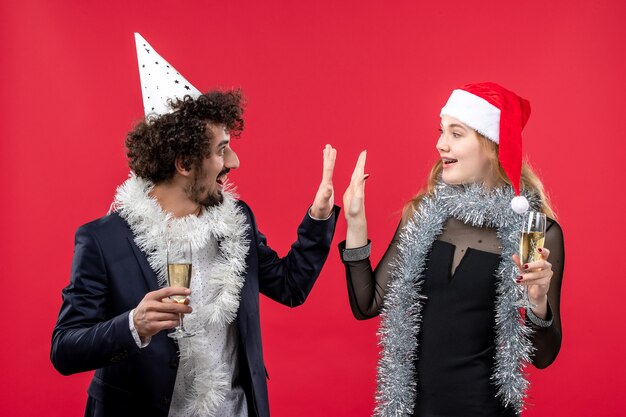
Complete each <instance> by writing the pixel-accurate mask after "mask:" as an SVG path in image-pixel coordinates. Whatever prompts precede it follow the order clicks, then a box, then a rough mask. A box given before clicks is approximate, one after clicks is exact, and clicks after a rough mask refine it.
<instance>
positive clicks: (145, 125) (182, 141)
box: [125, 89, 244, 184]
mask: <svg viewBox="0 0 626 417" xmlns="http://www.w3.org/2000/svg"><path fill="white" fill-rule="evenodd" d="M169 105H170V106H171V107H172V109H173V110H174V111H173V112H172V113H168V114H163V115H158V116H150V117H148V118H147V120H143V121H141V122H139V123H138V124H137V125H136V126H135V128H134V129H133V130H132V131H130V132H129V133H128V134H127V135H126V141H125V144H126V148H127V152H126V155H127V156H128V160H129V161H128V165H129V166H130V169H132V170H133V171H135V173H136V174H137V175H138V176H140V177H142V178H145V179H148V180H150V181H152V182H153V183H155V184H158V183H160V182H163V181H167V180H169V179H171V178H172V177H173V176H174V173H175V171H176V168H175V165H174V161H175V160H176V158H177V157H178V156H180V157H181V158H182V163H183V166H184V167H185V168H186V169H189V170H191V169H192V168H193V167H194V166H197V164H199V163H200V161H202V159H203V158H206V157H208V156H209V155H210V149H211V147H210V146H211V139H213V138H212V132H211V129H207V122H211V123H214V124H221V125H224V126H226V129H227V130H228V131H229V133H230V135H231V136H232V137H239V136H240V135H241V132H242V131H243V128H244V122H243V118H242V115H243V109H244V99H243V94H242V93H241V90H239V89H236V90H229V91H218V90H215V91H209V92H208V93H206V94H202V95H201V96H199V97H197V98H192V97H191V96H188V95H187V96H185V97H183V99H182V100H181V99H176V101H171V100H170V101H169Z"/></svg>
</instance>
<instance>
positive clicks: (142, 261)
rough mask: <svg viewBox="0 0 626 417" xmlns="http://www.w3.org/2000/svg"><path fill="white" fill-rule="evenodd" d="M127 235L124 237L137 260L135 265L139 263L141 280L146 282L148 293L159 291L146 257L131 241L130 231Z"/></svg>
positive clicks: (154, 275) (155, 277)
mask: <svg viewBox="0 0 626 417" xmlns="http://www.w3.org/2000/svg"><path fill="white" fill-rule="evenodd" d="M128 232H129V234H128V235H127V236H126V238H127V239H128V244H129V245H130V247H131V248H132V249H133V253H134V254H135V258H136V259H137V263H139V267H140V268H141V272H142V274H143V278H144V279H145V280H146V285H147V286H148V290H149V291H156V290H158V289H159V284H158V281H157V276H156V274H155V273H154V271H153V270H152V268H150V264H149V263H148V260H147V259H146V255H144V253H143V252H142V251H141V250H140V249H139V248H138V247H137V245H136V244H135V241H134V240H133V235H132V232H130V230H129V231H128Z"/></svg>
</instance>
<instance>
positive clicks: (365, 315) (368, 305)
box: [339, 225, 401, 320]
mask: <svg viewBox="0 0 626 417" xmlns="http://www.w3.org/2000/svg"><path fill="white" fill-rule="evenodd" d="M400 231H401V225H398V228H397V229H396V232H395V233H394V236H393V239H392V240H391V243H390V244H389V247H388V248H387V251H386V252H385V255H384V256H383V258H382V259H381V261H380V262H379V263H378V266H377V267H376V269H375V270H373V269H372V263H371V261H370V258H369V256H367V257H365V258H364V259H361V260H353V261H352V260H351V261H348V260H346V259H345V258H346V256H345V254H346V253H349V252H350V251H354V252H359V251H360V252H362V249H363V248H357V249H345V245H346V242H345V241H343V242H341V243H340V244H339V251H340V254H341V259H342V261H343V264H344V266H345V268H346V279H347V283H348V297H349V298H350V308H351V309H352V314H354V317H356V318H357V319H359V320H366V319H370V318H372V317H376V316H377V315H378V314H379V313H380V309H381V308H382V305H383V300H384V299H385V294H386V292H387V286H388V285H389V281H390V280H391V267H390V263H391V261H393V260H394V258H395V257H396V255H397V253H398V242H399V235H400ZM368 245H369V243H368Z"/></svg>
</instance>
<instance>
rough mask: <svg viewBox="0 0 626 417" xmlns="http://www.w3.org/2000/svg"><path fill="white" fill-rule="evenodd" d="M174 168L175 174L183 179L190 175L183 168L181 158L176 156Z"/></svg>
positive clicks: (188, 170) (189, 171)
mask: <svg viewBox="0 0 626 417" xmlns="http://www.w3.org/2000/svg"><path fill="white" fill-rule="evenodd" d="M174 167H175V168H176V172H177V173H179V174H180V175H182V176H183V177H188V176H190V175H191V170H190V169H187V168H185V164H183V158H182V156H180V155H179V156H177V157H176V159H174Z"/></svg>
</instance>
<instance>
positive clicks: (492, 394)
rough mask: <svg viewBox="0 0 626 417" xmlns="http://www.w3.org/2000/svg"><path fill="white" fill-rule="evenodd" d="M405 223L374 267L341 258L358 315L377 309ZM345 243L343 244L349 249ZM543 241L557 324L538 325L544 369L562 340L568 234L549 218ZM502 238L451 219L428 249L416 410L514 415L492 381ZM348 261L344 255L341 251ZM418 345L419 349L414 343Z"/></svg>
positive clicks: (538, 357)
mask: <svg viewBox="0 0 626 417" xmlns="http://www.w3.org/2000/svg"><path fill="white" fill-rule="evenodd" d="M399 232H400V228H398V230H397V231H396V234H395V236H394V239H393V240H392V242H391V244H390V245H389V248H388V249H387V252H386V253H385V256H384V257H383V259H382V261H381V262H380V264H379V266H378V267H377V268H376V270H375V271H372V267H371V263H370V260H369V258H367V259H363V260H360V261H344V264H345V266H346V276H347V279H348V293H349V297H350V305H351V307H352V311H353V313H354V315H355V317H357V318H358V319H367V318H371V317H374V316H376V315H378V313H379V312H380V308H381V306H382V303H383V300H384V295H385V292H386V288H387V284H388V283H389V280H390V278H391V274H390V268H389V263H390V262H391V261H392V260H393V258H394V257H395V256H396V254H397V244H398V239H399ZM344 247H345V242H342V243H341V244H340V249H341V251H342V254H343V251H344ZM545 247H546V248H548V249H550V257H549V261H550V262H551V263H552V264H553V271H554V275H553V277H552V280H551V285H550V290H549V293H548V300H549V305H550V310H551V314H552V316H553V323H552V325H551V326H550V327H547V328H540V327H537V326H535V325H532V324H531V323H529V325H532V326H533V327H534V329H535V333H534V336H533V345H534V347H535V349H537V350H536V352H535V356H534V357H533V363H534V364H535V366H537V367H545V366H547V365H548V364H550V363H551V362H552V361H553V360H554V358H555V357H556V355H557V353H558V350H559V347H560V342H561V323H560V316H559V294H560V286H561V275H562V271H563V260H564V259H563V258H564V257H563V255H564V252H563V238H562V233H561V230H560V227H559V225H558V224H557V223H556V222H555V221H553V220H551V219H549V222H548V226H547V231H546V243H545ZM500 252H501V251H500V242H499V240H498V239H497V236H496V232H495V229H489V228H478V227H472V226H469V225H466V224H464V223H462V222H461V221H459V220H456V219H449V220H448V221H447V223H446V225H445V229H444V232H443V233H442V235H441V236H439V238H438V240H436V241H435V242H434V243H433V246H432V248H431V250H430V253H429V255H428V260H427V263H426V270H425V273H424V286H423V294H424V295H425V296H426V297H427V299H426V300H425V303H424V308H423V310H422V322H421V323H422V324H421V327H420V332H419V335H418V338H419V340H417V341H416V349H417V358H418V360H417V361H416V370H417V397H416V407H415V410H414V414H413V415H414V416H420V417H453V416H454V417H458V416H464V417H465V416H467V417H469V416H484V417H488V416H507V417H508V416H511V417H512V416H515V415H516V413H515V411H514V410H513V409H512V408H505V407H504V406H503V405H502V403H501V401H500V399H499V398H497V397H496V387H495V385H494V384H493V382H492V381H491V376H492V374H493V366H494V356H495V301H496V270H497V268H498V266H499V264H500ZM342 259H343V256H342ZM417 346H419V348H417Z"/></svg>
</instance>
